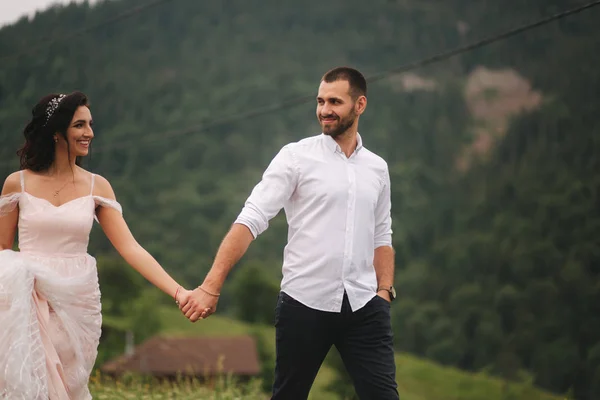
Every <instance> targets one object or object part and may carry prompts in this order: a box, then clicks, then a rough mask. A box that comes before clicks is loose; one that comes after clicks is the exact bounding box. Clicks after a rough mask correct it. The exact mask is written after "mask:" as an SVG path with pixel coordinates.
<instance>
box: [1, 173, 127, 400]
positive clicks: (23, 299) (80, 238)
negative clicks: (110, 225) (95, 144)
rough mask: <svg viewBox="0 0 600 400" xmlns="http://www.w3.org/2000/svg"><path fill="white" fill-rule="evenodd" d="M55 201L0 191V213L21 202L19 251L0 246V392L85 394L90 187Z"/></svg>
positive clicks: (94, 309)
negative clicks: (58, 203) (86, 191)
mask: <svg viewBox="0 0 600 400" xmlns="http://www.w3.org/2000/svg"><path fill="white" fill-rule="evenodd" d="M93 191H94V175H92V174H91V189H90V194H89V195H87V196H83V197H79V198H76V199H74V200H72V201H69V202H67V203H65V204H62V205H61V206H58V207H57V206H55V205H53V204H51V203H50V202H49V201H47V200H45V199H41V198H38V197H35V196H32V195H31V194H29V193H27V191H26V190H25V181H24V175H23V171H21V192H20V193H13V194H10V195H6V196H2V197H0V217H1V216H2V215H5V214H6V213H9V212H11V211H13V210H14V209H15V208H16V207H17V206H18V207H19V222H18V237H19V250H20V251H19V252H15V251H12V250H3V251H0V399H11V400H17V399H18V400H21V399H22V400H48V399H50V400H84V399H85V400H87V399H91V398H92V396H91V395H90V392H89V390H88V380H89V376H90V373H91V371H92V368H93V366H94V362H95V360H96V356H97V347H98V341H99V339H100V332H101V324H102V316H101V305H100V289H99V287H98V273H97V269H96V260H95V259H94V258H93V257H92V256H90V255H89V254H87V246H88V242H89V234H90V231H91V228H92V225H93V223H94V218H95V209H96V207H97V206H102V207H111V208H114V209H116V210H118V211H119V212H122V209H121V206H120V205H119V203H117V202H116V201H114V200H109V199H106V198H102V197H99V196H94V195H93Z"/></svg>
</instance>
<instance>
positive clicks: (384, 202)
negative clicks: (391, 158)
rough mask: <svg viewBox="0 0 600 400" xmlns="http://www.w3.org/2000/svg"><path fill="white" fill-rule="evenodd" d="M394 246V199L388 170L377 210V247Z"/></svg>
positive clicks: (386, 169) (386, 170) (384, 174)
mask: <svg viewBox="0 0 600 400" xmlns="http://www.w3.org/2000/svg"><path fill="white" fill-rule="evenodd" d="M382 246H390V247H391V246H392V199H391V188H390V174H389V170H388V168H387V165H386V167H385V171H384V173H383V187H382V188H381V191H380V193H379V199H378V200H377V206H376V208H375V247H374V248H378V247H382Z"/></svg>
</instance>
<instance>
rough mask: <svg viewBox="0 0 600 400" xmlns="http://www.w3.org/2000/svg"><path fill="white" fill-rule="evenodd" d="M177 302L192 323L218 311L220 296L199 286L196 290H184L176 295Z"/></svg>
mask: <svg viewBox="0 0 600 400" xmlns="http://www.w3.org/2000/svg"><path fill="white" fill-rule="evenodd" d="M175 302H176V303H177V304H178V306H179V309H180V310H181V312H182V313H183V315H185V317H186V318H187V319H189V320H190V322H196V321H198V320H199V319H205V318H208V317H209V316H211V315H212V314H214V312H215V311H217V303H218V302H219V294H218V293H213V292H211V291H209V290H206V289H204V288H202V286H198V287H197V288H196V289H194V290H182V291H180V292H179V293H178V294H177V295H176V299H175Z"/></svg>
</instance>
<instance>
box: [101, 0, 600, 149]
mask: <svg viewBox="0 0 600 400" xmlns="http://www.w3.org/2000/svg"><path fill="white" fill-rule="evenodd" d="M598 5H600V0H595V1H593V2H591V3H587V4H584V5H581V6H579V7H575V8H571V9H569V10H565V11H562V12H559V13H556V14H554V15H551V16H548V17H546V18H543V19H541V20H538V21H536V22H533V23H529V24H525V25H522V26H519V27H516V28H513V29H510V30H508V31H505V32H501V33H498V34H495V35H492V36H488V37H486V38H483V39H480V40H477V41H474V42H472V43H469V44H466V45H464V46H459V47H456V48H454V49H452V50H448V51H445V52H442V53H437V54H434V55H432V56H430V57H427V58H424V59H421V60H418V61H414V62H411V63H408V64H404V65H401V66H399V67H397V68H393V69H390V70H387V71H384V72H381V73H378V74H375V75H371V76H369V77H367V78H366V79H367V82H368V83H374V82H377V81H380V80H382V79H385V78H388V77H390V76H392V75H396V74H399V73H403V72H408V71H411V70H414V69H419V68H422V67H425V66H427V65H430V64H434V63H437V62H441V61H445V60H447V59H449V58H452V57H454V56H457V55H459V54H463V53H466V52H469V51H473V50H475V49H478V48H481V47H484V46H488V45H490V44H492V43H495V42H498V41H501V40H505V39H507V38H509V37H512V36H515V35H518V34H520V33H523V32H526V31H528V30H531V29H535V28H538V27H540V26H542V25H546V24H548V23H550V22H553V21H556V20H559V19H562V18H565V17H568V16H570V15H573V14H576V13H579V12H582V11H584V10H587V9H589V8H592V7H595V6H598ZM313 100H315V96H314V95H304V96H298V97H294V98H290V99H287V100H283V101H280V102H277V103H273V104H269V105H266V106H263V107H258V108H255V109H252V110H250V111H247V112H243V113H239V114H237V115H233V116H232V115H228V116H224V117H221V118H216V119H213V120H210V121H207V122H205V123H200V124H196V125H192V126H189V127H187V128H183V129H179V130H173V131H167V132H163V133H160V134H153V135H147V136H144V137H141V138H136V139H132V140H131V141H127V142H123V141H121V142H116V143H109V144H106V145H103V146H98V147H96V148H94V152H102V151H106V150H108V149H117V148H122V147H127V146H129V145H131V144H132V143H134V142H135V144H136V145H138V144H140V143H141V142H152V141H156V140H162V139H165V138H172V137H176V136H183V135H188V134H190V133H197V132H201V131H205V130H208V129H211V128H214V127H216V126H220V125H225V124H230V123H234V122H238V121H243V120H247V119H249V118H254V117H257V116H261V115H265V114H269V113H272V112H273V111H280V110H284V109H287V108H291V107H295V106H298V105H301V104H304V103H307V102H309V101H313Z"/></svg>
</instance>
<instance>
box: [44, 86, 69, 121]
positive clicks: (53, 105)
mask: <svg viewBox="0 0 600 400" xmlns="http://www.w3.org/2000/svg"><path fill="white" fill-rule="evenodd" d="M65 97H67V96H66V95H64V94H60V95H58V97H55V98H53V99H52V100H50V101H49V102H48V107H46V122H44V126H45V125H46V124H47V123H48V121H50V118H51V117H52V115H53V114H54V112H55V111H56V109H57V108H58V106H59V105H60V102H61V101H62V100H63V99H64V98H65Z"/></svg>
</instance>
